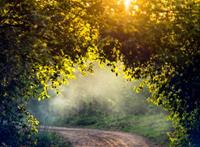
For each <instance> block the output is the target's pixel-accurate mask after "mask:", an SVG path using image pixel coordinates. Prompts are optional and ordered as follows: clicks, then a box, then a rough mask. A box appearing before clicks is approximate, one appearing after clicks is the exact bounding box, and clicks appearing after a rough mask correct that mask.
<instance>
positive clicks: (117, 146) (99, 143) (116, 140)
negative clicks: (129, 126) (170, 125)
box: [41, 126, 160, 147]
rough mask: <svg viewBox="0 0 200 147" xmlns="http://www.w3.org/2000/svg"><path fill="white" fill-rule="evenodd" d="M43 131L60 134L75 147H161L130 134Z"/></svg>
mask: <svg viewBox="0 0 200 147" xmlns="http://www.w3.org/2000/svg"><path fill="white" fill-rule="evenodd" d="M41 130H47V131H50V132H56V133H58V134H59V135H61V136H63V137H64V138H66V139H67V140H69V141H70V142H71V143H72V144H73V146H74V147H160V146H158V145H155V144H153V143H151V142H150V141H148V140H147V139H145V138H144V137H141V136H138V135H133V134H129V133H122V132H115V131H102V130H97V129H81V128H64V127H46V126H45V127H41Z"/></svg>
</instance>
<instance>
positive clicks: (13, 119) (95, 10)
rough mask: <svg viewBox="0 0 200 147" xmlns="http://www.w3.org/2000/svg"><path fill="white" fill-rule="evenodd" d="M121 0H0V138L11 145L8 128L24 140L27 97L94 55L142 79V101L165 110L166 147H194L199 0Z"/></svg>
mask: <svg viewBox="0 0 200 147" xmlns="http://www.w3.org/2000/svg"><path fill="white" fill-rule="evenodd" d="M122 5H123V2H122V1H120V0H119V1H116V0H111V1H109V2H108V1H106V0H105V1H104V0H102V1H100V0H95V1H94V0H83V1H81V0H65V1H62V0H1V1H0V59H1V62H0V97H1V101H0V110H1V115H0V128H1V131H0V133H1V134H0V136H1V138H0V143H1V144H8V145H12V144H10V143H11V138H12V135H11V134H13V132H14V134H16V135H15V136H16V138H18V139H16V140H15V141H17V142H16V143H17V144H18V143H19V144H20V143H25V142H24V141H22V140H21V139H19V138H21V137H19V136H21V135H22V134H24V135H23V136H26V137H28V138H29V139H30V140H31V136H32V135H30V133H27V131H28V130H30V131H31V132H34V131H35V132H36V129H35V127H34V126H35V124H37V121H36V120H34V118H33V116H31V114H29V113H28V112H26V101H27V100H28V99H29V98H30V97H38V98H39V99H41V98H45V97H46V96H47V89H48V88H51V87H52V88H57V87H58V86H59V85H61V84H64V83H66V82H67V80H68V79H70V78H73V71H74V69H75V66H77V67H78V69H79V70H81V71H82V72H85V71H91V64H92V61H94V60H98V61H99V62H100V63H101V62H103V63H107V64H108V65H110V66H112V67H113V71H115V72H117V68H116V64H115V63H116V62H117V60H121V61H122V62H123V63H124V72H125V74H126V75H127V78H128V79H132V78H146V79H147V80H146V81H145V82H144V84H145V85H148V87H149V89H150V91H151V92H152V97H151V98H149V100H150V101H151V102H153V103H154V104H157V105H161V106H162V107H163V108H165V109H166V110H167V111H168V112H169V114H170V119H171V121H172V122H173V124H174V128H175V131H174V132H173V133H171V134H170V137H171V144H172V146H192V144H196V146H198V144H199V142H198V138H199V137H200V131H199V130H200V125H199V124H200V123H199V121H200V120H199V115H200V108H199V104H200V100H199V89H200V86H199V83H200V81H199V80H200V77H199V72H200V71H199V70H200V68H199V63H200V62H199V60H200V57H199V56H200V49H199V44H200V43H199V40H200V39H199V38H200V15H199V14H200V12H199V11H200V1H199V0H182V1H180V0H170V1H167V0H151V1H149V0H148V1H147V0H137V1H132V4H131V6H130V8H129V10H127V9H124V7H123V6H122ZM31 124H32V125H31ZM10 128H12V130H11V129H10ZM24 128H26V129H24ZM30 128H31V129H30ZM4 129H6V130H9V131H11V132H12V133H8V134H5V132H9V131H5V130H4ZM2 130H3V131H2ZM22 132H23V133H22ZM28 132H29V131H28ZM5 135H6V136H7V138H4V137H3V136H5ZM7 139H8V140H7ZM29 139H26V141H28V140H29ZM12 140H13V139H12Z"/></svg>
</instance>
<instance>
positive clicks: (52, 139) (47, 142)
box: [32, 131, 72, 147]
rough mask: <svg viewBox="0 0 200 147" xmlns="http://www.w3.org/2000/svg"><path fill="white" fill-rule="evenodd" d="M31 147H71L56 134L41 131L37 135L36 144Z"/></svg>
mask: <svg viewBox="0 0 200 147" xmlns="http://www.w3.org/2000/svg"><path fill="white" fill-rule="evenodd" d="M32 147H72V145H71V143H70V142H69V141H66V139H65V140H64V139H63V138H62V137H60V136H59V135H57V134H56V133H52V132H47V131H42V132H39V133H38V135H37V144H36V145H33V146H32Z"/></svg>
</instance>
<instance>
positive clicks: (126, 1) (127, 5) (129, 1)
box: [124, 0, 131, 10]
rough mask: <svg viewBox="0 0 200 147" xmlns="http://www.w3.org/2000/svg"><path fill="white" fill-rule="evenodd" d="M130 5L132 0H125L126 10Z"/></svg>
mask: <svg viewBox="0 0 200 147" xmlns="http://www.w3.org/2000/svg"><path fill="white" fill-rule="evenodd" d="M130 4H131V0H125V1H124V5H125V8H126V10H128V9H129V7H130Z"/></svg>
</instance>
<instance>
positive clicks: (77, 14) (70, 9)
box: [0, 0, 97, 146]
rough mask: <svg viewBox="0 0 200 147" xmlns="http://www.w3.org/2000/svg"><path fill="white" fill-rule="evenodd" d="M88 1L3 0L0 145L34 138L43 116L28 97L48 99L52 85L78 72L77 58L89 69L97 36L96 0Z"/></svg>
mask: <svg viewBox="0 0 200 147" xmlns="http://www.w3.org/2000/svg"><path fill="white" fill-rule="evenodd" d="M89 3H91V6H86V5H85V2H80V1H70V0H69V1H59V0H52V1H48V0H45V1H43V0H41V1H38V0H22V1H21V0H20V1H18V0H17V1H16V0H13V1H12V0H3V1H0V40H1V41H0V59H1V62H0V81H1V82H0V97H1V101H0V110H1V114H0V129H1V130H0V144H1V145H4V144H6V145H10V146H19V145H20V144H30V143H33V142H32V141H31V140H32V134H31V133H33V134H34V133H36V132H37V130H36V125H37V124H38V122H37V121H36V120H35V118H34V117H33V116H32V115H31V114H30V113H29V112H28V111H27V110H26V103H27V101H28V99H29V98H31V97H35V98H38V99H43V98H45V97H47V88H48V87H52V88H56V87H58V85H60V84H62V83H66V82H67V79H70V78H73V70H74V66H75V65H74V64H75V63H77V64H79V65H80V67H82V68H81V69H82V70H85V68H84V66H83V62H84V60H85V59H84V57H85V56H90V55H91V54H92V52H94V50H95V47H94V42H95V41H96V38H97V35H96V34H97V30H96V28H95V24H94V25H93V23H94V19H90V18H91V17H93V16H95V15H96V14H92V15H93V16H92V15H91V14H90V11H91V10H90V9H93V8H92V7H93V6H95V2H93V1H91V2H89ZM93 3H94V4H93ZM93 10H95V9H93ZM90 20H93V21H90ZM87 51H88V52H89V51H91V53H90V54H89V53H87ZM88 58H89V57H88ZM8 130H9V131H8ZM24 140H26V141H27V143H26V142H25V141H24Z"/></svg>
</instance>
